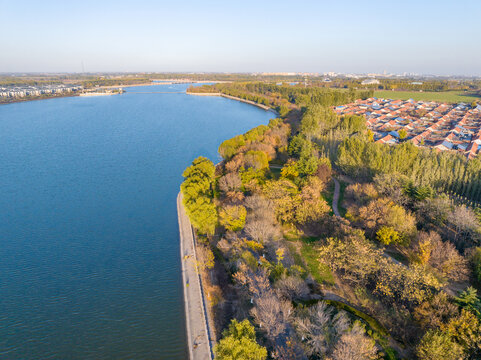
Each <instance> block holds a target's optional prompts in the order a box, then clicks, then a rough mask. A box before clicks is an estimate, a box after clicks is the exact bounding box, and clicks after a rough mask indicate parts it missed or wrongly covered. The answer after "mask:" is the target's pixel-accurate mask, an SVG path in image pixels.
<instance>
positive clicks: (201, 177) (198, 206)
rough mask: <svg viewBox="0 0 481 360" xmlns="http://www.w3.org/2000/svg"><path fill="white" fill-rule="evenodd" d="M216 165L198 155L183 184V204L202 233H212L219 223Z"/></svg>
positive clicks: (192, 221) (187, 170) (186, 170)
mask: <svg viewBox="0 0 481 360" xmlns="http://www.w3.org/2000/svg"><path fill="white" fill-rule="evenodd" d="M214 174H215V167H214V164H213V163H212V161H210V160H209V159H207V158H205V157H202V156H200V157H198V158H197V159H195V160H194V161H193V162H192V165H191V166H189V167H188V168H187V169H185V171H184V173H183V174H182V175H183V176H184V178H185V179H184V182H183V183H182V185H181V191H182V195H183V204H184V206H185V210H186V212H187V215H188V216H189V219H190V221H191V223H192V225H193V226H194V227H195V228H196V229H197V230H198V231H199V232H200V233H202V234H209V235H212V234H214V232H215V227H216V225H217V209H216V206H215V204H214V203H213V197H214V195H213V185H214V182H215V178H214Z"/></svg>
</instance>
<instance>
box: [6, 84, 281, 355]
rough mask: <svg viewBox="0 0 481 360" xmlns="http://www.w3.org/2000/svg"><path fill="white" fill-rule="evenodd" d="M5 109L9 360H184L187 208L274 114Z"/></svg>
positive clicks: (142, 106) (154, 103)
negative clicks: (181, 207) (183, 202)
mask: <svg viewBox="0 0 481 360" xmlns="http://www.w3.org/2000/svg"><path fill="white" fill-rule="evenodd" d="M186 87H187V85H156V86H145V87H135V88H128V89H127V91H128V93H126V94H123V95H115V96H105V97H82V98H80V97H75V98H59V99H50V100H42V101H32V102H25V103H18V104H10V105H4V106H0V359H184V358H185V355H186V352H185V351H186V349H185V347H186V340H185V329H184V313H183V302H182V301H183V300H182V299H183V298H182V287H181V285H182V284H181V274H180V259H179V255H178V254H179V242H178V227H177V215H176V206H175V198H176V195H177V192H178V189H179V185H180V183H181V181H182V177H181V174H182V171H183V169H184V168H185V167H186V166H187V165H188V164H189V163H190V162H191V161H192V160H193V159H194V158H195V157H197V156H199V155H204V156H208V157H209V158H211V159H212V160H214V161H217V160H218V159H219V158H218V155H217V147H218V145H219V144H220V142H222V141H223V140H224V139H226V138H229V137H232V136H234V135H236V134H239V133H242V132H244V131H246V130H248V129H250V128H252V127H253V126H256V125H259V124H261V123H267V121H268V119H269V118H272V117H273V114H272V113H268V112H265V111H264V110H261V109H259V108H256V107H254V106H251V105H247V104H244V103H240V102H237V101H233V100H229V99H224V98H219V97H199V96H190V95H185V94H145V92H151V91H162V92H164V91H171V92H177V91H183V90H185V88H186Z"/></svg>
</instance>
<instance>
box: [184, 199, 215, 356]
mask: <svg viewBox="0 0 481 360" xmlns="http://www.w3.org/2000/svg"><path fill="white" fill-rule="evenodd" d="M177 214H178V218H179V233H180V256H181V263H182V280H183V287H184V306H185V322H186V328H187V341H188V346H189V359H190V360H212V358H213V356H212V347H211V342H210V339H211V337H210V336H209V331H208V329H209V327H208V323H207V321H206V318H207V316H206V311H205V309H206V307H205V305H206V304H205V298H204V295H203V292H202V282H201V279H200V275H199V273H198V271H197V266H196V265H197V257H196V253H195V246H194V236H193V231H192V225H191V224H190V220H189V218H188V216H187V214H186V212H185V209H184V205H183V204H182V194H181V193H179V195H178V196H177Z"/></svg>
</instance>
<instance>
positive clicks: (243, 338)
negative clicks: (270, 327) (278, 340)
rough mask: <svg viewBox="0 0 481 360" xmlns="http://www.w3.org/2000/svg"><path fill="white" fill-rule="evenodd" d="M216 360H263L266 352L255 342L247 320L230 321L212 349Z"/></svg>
mask: <svg viewBox="0 0 481 360" xmlns="http://www.w3.org/2000/svg"><path fill="white" fill-rule="evenodd" d="M214 354H215V359H216V360H265V359H266V358H267V350H266V348H265V347H263V346H260V345H259V344H257V342H256V334H255V330H254V327H253V326H252V325H251V324H250V322H249V320H247V319H246V320H244V321H242V322H238V321H237V320H235V319H234V320H232V321H231V323H230V325H229V328H228V329H226V330H224V332H223V333H222V339H221V340H220V341H219V342H218V343H217V345H216V346H215V347H214Z"/></svg>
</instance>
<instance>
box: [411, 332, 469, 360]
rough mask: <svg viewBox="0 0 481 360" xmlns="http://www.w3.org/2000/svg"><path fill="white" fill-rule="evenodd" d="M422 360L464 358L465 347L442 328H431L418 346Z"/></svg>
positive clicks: (417, 350) (417, 351)
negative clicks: (441, 329)
mask: <svg viewBox="0 0 481 360" xmlns="http://www.w3.org/2000/svg"><path fill="white" fill-rule="evenodd" d="M416 353H417V356H418V357H419V359H420V360H454V359H464V358H465V357H464V351H463V347H462V346H461V345H459V344H458V343H456V341H454V340H453V339H452V338H451V337H450V336H449V335H448V334H446V333H444V332H442V331H440V330H429V331H428V332H427V333H426V334H425V335H424V336H423V338H422V340H421V342H420V343H419V345H418V346H417V348H416Z"/></svg>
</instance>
